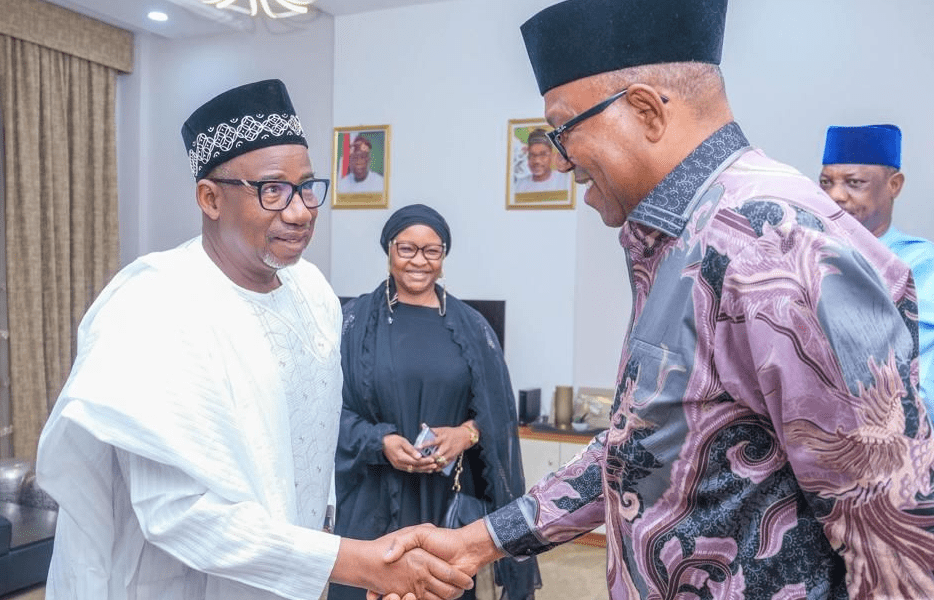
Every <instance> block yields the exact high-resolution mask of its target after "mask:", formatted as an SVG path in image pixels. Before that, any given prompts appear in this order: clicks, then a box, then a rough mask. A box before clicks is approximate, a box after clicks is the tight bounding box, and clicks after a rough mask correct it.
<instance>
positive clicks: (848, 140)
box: [823, 125, 902, 169]
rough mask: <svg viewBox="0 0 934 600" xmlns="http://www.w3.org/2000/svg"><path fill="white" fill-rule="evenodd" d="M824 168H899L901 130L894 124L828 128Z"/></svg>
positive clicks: (832, 126) (900, 159) (833, 126)
mask: <svg viewBox="0 0 934 600" xmlns="http://www.w3.org/2000/svg"><path fill="white" fill-rule="evenodd" d="M823 164H825V165H885V166H888V167H895V168H896V169H900V168H901V166H902V131H901V130H900V129H899V128H898V127H896V126H895V125H864V126H862V127H838V126H836V125H831V126H830V127H828V128H827V142H826V143H825V144H824V162H823Z"/></svg>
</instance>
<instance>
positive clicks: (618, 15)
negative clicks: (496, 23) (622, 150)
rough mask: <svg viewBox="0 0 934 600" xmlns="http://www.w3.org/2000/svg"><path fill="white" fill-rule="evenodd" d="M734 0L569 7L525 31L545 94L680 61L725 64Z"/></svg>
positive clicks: (579, 0) (603, 0)
mask: <svg viewBox="0 0 934 600" xmlns="http://www.w3.org/2000/svg"><path fill="white" fill-rule="evenodd" d="M726 3H727V0H565V1H564V2H560V3H558V4H555V5H554V6H550V7H548V8H546V9H544V10H542V11H541V12H539V13H538V14H536V15H535V16H533V17H532V18H531V19H529V20H528V21H526V22H525V23H524V24H523V25H522V27H521V31H522V37H523V38H524V40H525V48H526V51H527V52H528V55H529V61H530V62H531V63H532V70H533V71H534V72H535V79H536V80H537V81H538V89H539V91H540V92H541V93H542V94H544V93H545V92H547V91H548V90H550V89H552V88H555V87H558V86H559V85H562V84H565V83H568V82H570V81H574V80H577V79H582V78H584V77H589V76H590V75H596V74H598V73H606V72H608V71H616V70H618V69H625V68H628V67H636V66H640V65H652V64H659V63H672V62H692V61H693V62H702V63H711V64H715V65H717V64H720V56H721V52H722V50H723V28H724V25H725V23H726Z"/></svg>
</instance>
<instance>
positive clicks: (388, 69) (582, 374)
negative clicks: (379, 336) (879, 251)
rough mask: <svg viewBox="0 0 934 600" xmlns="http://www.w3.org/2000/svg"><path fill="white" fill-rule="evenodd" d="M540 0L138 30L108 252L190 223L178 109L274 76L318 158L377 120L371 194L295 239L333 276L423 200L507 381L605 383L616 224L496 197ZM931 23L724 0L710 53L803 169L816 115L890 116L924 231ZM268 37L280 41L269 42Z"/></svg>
mask: <svg viewBox="0 0 934 600" xmlns="http://www.w3.org/2000/svg"><path fill="white" fill-rule="evenodd" d="M548 4H551V0H508V1H504V0H452V1H451V2H443V3H438V4H428V5H422V6H415V7H408V8H400V9H393V10H386V11H378V12H371V13H364V14H359V15H349V16H342V17H337V18H336V19H334V20H331V19H329V18H327V17H322V20H320V21H319V22H317V23H316V24H315V26H314V28H313V30H312V31H310V32H309V33H308V34H305V35H302V36H292V37H287V38H281V37H275V36H271V35H269V34H263V33H262V31H260V33H258V34H256V35H255V36H242V35H232V36H225V37H220V38H212V39H206V40H200V41H187V42H178V41H175V42H169V41H166V40H161V39H158V38H152V37H148V38H147V37H142V38H141V39H139V40H138V42H137V52H138V56H137V63H138V64H137V69H136V71H135V72H134V74H133V75H132V76H130V77H128V78H125V79H124V81H123V82H122V83H121V87H120V98H119V100H120V107H121V122H120V131H119V133H120V145H121V154H120V158H121V165H120V167H121V196H122V204H121V210H122V211H123V214H122V219H121V234H122V236H123V240H124V247H123V256H124V262H126V260H128V259H129V258H132V257H133V256H136V255H137V254H139V253H140V252H145V251H149V250H155V249H161V248H165V247H169V246H172V245H174V244H176V243H178V242H179V241H181V240H183V239H185V238H187V237H189V236H191V235H194V234H195V233H196V232H197V230H198V227H199V217H198V213H197V209H196V207H195V204H194V200H193V193H192V190H191V185H190V182H191V180H190V175H189V174H188V171H187V162H186V161H185V157H184V152H183V149H182V147H181V138H180V136H179V128H180V126H181V123H182V121H183V120H184V119H185V117H187V115H188V113H189V112H190V110H191V109H192V108H193V107H194V106H196V105H198V104H199V103H200V102H201V101H203V100H205V99H206V98H208V97H209V96H211V95H213V94H214V93H216V92H218V91H220V90H222V89H224V88H226V87H229V86H231V85H234V84H237V83H242V82H245V81H250V80H254V79H259V78H264V77H269V76H278V77H281V78H282V79H284V80H285V81H286V83H287V84H288V85H289V88H290V90H291V91H292V96H293V100H295V102H296V105H297V108H298V110H299V113H300V114H301V115H302V117H303V122H304V123H305V126H306V128H308V129H309V133H310V135H309V138H310V140H311V144H312V157H313V159H314V161H315V164H316V165H319V169H318V170H319V171H321V172H327V171H328V170H329V166H330V151H331V135H332V127H333V126H334V125H338V126H342V127H344V126H353V125H369V124H383V123H388V124H390V125H391V126H392V167H391V189H390V194H391V199H390V202H391V206H390V209H389V210H362V211H361V210H358V211H350V210H343V211H341V210H338V211H333V210H332V209H330V208H327V209H324V210H322V211H321V216H320V217H319V226H318V228H317V232H316V237H315V240H314V241H313V242H312V249H311V250H310V251H309V257H310V258H311V259H312V260H314V261H315V262H317V263H318V264H319V265H320V266H321V267H322V269H323V270H324V271H325V272H326V273H328V272H329V273H330V277H331V281H332V283H333V285H334V288H335V291H337V293H338V294H340V295H353V294H358V293H361V292H363V291H368V290H370V289H372V288H373V287H375V286H376V284H377V283H378V282H379V281H381V280H382V279H383V278H384V277H385V257H384V255H383V253H382V251H381V249H380V248H379V247H378V237H379V231H380V228H381V227H382V224H383V223H384V222H385V220H386V218H387V217H388V216H389V214H390V212H391V211H392V210H393V209H395V208H398V207H400V206H402V205H404V204H408V203H411V202H425V203H428V204H432V205H433V206H435V207H437V208H438V209H439V210H440V211H441V213H442V214H444V215H445V217H446V218H447V219H448V221H449V222H450V224H451V227H452V230H453V245H452V254H451V257H450V259H449V260H448V261H447V263H446V265H445V270H446V273H447V275H448V277H447V280H448V285H449V289H450V290H451V292H452V293H454V294H455V295H458V296H460V297H464V298H485V299H504V300H506V305H507V315H506V326H507V331H506V358H507V361H508V363H509V365H510V369H511V372H512V376H513V384H514V386H515V387H516V388H517V389H518V388H523V387H541V388H542V392H543V396H544V397H543V404H544V405H545V406H546V407H547V406H548V405H549V403H550V398H551V391H552V390H553V388H554V386H555V385H560V384H572V385H575V386H581V385H585V386H601V387H611V386H612V385H613V382H614V380H615V376H616V370H617V360H618V356H619V350H620V344H621V340H622V336H623V334H624V331H625V328H626V326H627V324H628V318H629V311H630V306H631V304H630V297H629V294H630V292H629V284H628V278H627V276H626V271H625V262H624V258H623V255H622V252H621V250H620V249H619V246H618V243H617V242H616V231H614V230H611V229H608V228H606V227H605V226H603V224H602V222H601V221H600V219H599V217H598V216H597V215H596V213H595V212H594V211H593V210H592V209H590V208H589V207H586V206H584V205H583V204H582V203H581V202H580V195H579V196H578V204H579V206H578V208H577V209H576V210H574V211H507V210H505V208H504V205H505V198H504V195H505V178H506V160H505V153H506V125H507V121H508V120H509V119H514V118H530V117H538V116H540V115H541V113H542V102H541V98H540V97H539V94H538V92H537V88H536V86H535V83H534V78H533V76H532V72H531V69H530V68H529V66H528V61H527V59H526V56H525V51H524V48H523V45H522V41H521V36H520V34H519V30H518V27H519V25H520V24H521V23H522V22H523V21H524V20H525V19H527V18H528V17H529V16H531V15H532V14H534V13H535V12H536V11H537V10H538V9H540V8H542V7H544V6H546V5H548ZM931 23H934V3H932V2H930V0H899V2H897V3H894V2H892V3H882V2H877V1H876V0H822V1H821V2H814V1H813V0H732V2H731V5H730V9H729V12H728V16H727V32H726V40H725V43H724V57H723V65H722V66H723V71H724V75H725V77H726V81H727V90H728V93H729V95H730V98H731V101H732V105H733V108H734V112H735V114H736V118H737V120H738V121H739V122H740V123H741V124H742V126H743V128H744V130H745V131H746V134H747V135H748V137H749V138H750V140H751V141H752V142H753V143H754V144H755V145H757V146H760V147H762V148H764V149H765V150H766V152H767V153H769V154H770V155H771V156H773V157H775V158H777V159H779V160H783V161H785V162H787V163H789V164H792V165H794V166H795V167H797V168H799V169H800V170H802V172H804V173H805V174H807V175H808V176H811V177H816V175H817V173H818V172H819V170H820V158H821V154H822V150H823V141H824V133H825V131H826V128H827V126H828V125H832V124H835V125H858V124H867V123H879V122H892V123H895V124H897V125H899V126H900V127H902V129H903V132H904V143H903V170H904V171H905V173H906V178H907V182H906V186H905V190H904V191H903V193H902V196H901V197H900V198H899V200H898V203H897V205H896V216H895V221H896V224H897V225H898V226H900V227H902V228H903V229H905V230H907V231H909V232H912V233H915V234H918V235H923V236H925V237H928V238H931V239H934V211H932V210H931V209H930V206H929V204H930V199H931V198H934V170H931V169H928V168H927V165H926V164H925V160H926V159H927V154H928V152H927V151H928V145H929V140H932V139H934V119H932V118H931V117H930V110H929V108H928V106H927V104H928V102H927V100H928V98H930V97H932V92H934V89H932V88H934V48H932V45H931V44H930V43H929V42H928V38H929V37H930V34H929V32H928V29H929V28H930V24H931ZM278 48H286V49H287V50H288V51H289V52H288V53H287V54H285V53H284V55H286V56H287V57H288V59H287V60H273V59H271V57H272V56H273V55H274V52H275V51H276V50H277V49H278ZM296 57H300V58H296ZM332 80H333V81H332ZM309 115H311V116H309ZM310 122H311V123H310ZM140 131H141V132H143V133H142V134H140V133H139V132H140ZM128 170H129V171H130V173H129V174H127V173H126V171H128ZM137 199H139V202H138V203H137V202H136V200H137ZM329 221H330V222H329ZM134 233H135V234H134Z"/></svg>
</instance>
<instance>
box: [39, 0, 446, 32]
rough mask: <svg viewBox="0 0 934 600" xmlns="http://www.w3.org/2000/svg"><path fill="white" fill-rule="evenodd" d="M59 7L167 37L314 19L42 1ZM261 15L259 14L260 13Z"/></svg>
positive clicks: (180, 3)
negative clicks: (160, 16)
mask: <svg viewBox="0 0 934 600" xmlns="http://www.w3.org/2000/svg"><path fill="white" fill-rule="evenodd" d="M45 1H46V2H50V3H52V4H57V5H59V6H63V7H65V8H67V9H69V10H73V11H75V12H77V13H81V14H83V15H87V16H89V17H94V18H95V19H98V20H100V21H104V22H106V23H110V24H111V25H116V26H117V27H121V28H123V29H129V30H130V31H134V32H149V33H153V34H155V35H159V36H162V37H167V38H182V37H199V36H209V35H217V34H221V33H231V32H233V31H251V30H253V28H255V27H268V28H270V29H273V30H283V29H292V28H296V27H301V26H302V24H303V23H307V22H308V21H310V20H311V19H313V18H314V15H313V14H312V13H309V16H308V17H290V18H287V19H268V18H265V17H262V18H260V17H255V18H254V19H251V18H250V17H249V16H247V15H240V14H239V13H235V12H231V11H229V10H219V9H217V8H215V7H213V6H210V5H207V4H203V3H202V2H201V0H45ZM445 1H448V0H317V2H316V3H315V5H314V6H316V7H317V8H318V9H319V10H320V11H322V12H325V13H329V14H331V15H349V14H353V13H361V12H367V11H371V10H382V9H386V8H397V7H400V6H409V5H412V4H428V3H431V2H445ZM237 4H239V5H240V6H244V7H246V6H248V5H249V1H248V0H238V1H237ZM153 10H157V11H162V12H164V13H165V14H167V15H168V16H169V20H168V21H166V22H163V23H159V22H156V21H152V20H150V19H149V18H147V16H146V15H147V14H148V13H149V12H150V11H153ZM260 12H262V11H260Z"/></svg>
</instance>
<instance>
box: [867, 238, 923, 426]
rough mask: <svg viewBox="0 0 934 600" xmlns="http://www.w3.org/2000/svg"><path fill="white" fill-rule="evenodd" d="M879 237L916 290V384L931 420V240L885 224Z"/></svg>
mask: <svg viewBox="0 0 934 600" xmlns="http://www.w3.org/2000/svg"><path fill="white" fill-rule="evenodd" d="M879 241H880V242H882V243H883V244H885V245H886V246H888V248H889V250H891V251H892V252H894V253H895V254H896V255H897V256H898V257H899V258H900V259H902V260H903V261H905V262H906V263H908V266H909V267H911V274H912V275H913V276H914V278H915V289H916V290H917V293H918V350H919V352H920V357H919V359H918V383H919V385H918V388H919V389H920V391H921V397H922V398H923V399H924V405H925V407H926V408H927V411H928V416H929V417H930V418H931V419H932V420H934V243H931V242H929V241H928V240H926V239H924V238H919V237H913V236H910V235H908V234H906V233H904V232H902V231H899V230H898V229H896V228H894V227H889V230H888V231H886V232H885V233H884V234H883V235H882V237H880V238H879Z"/></svg>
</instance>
